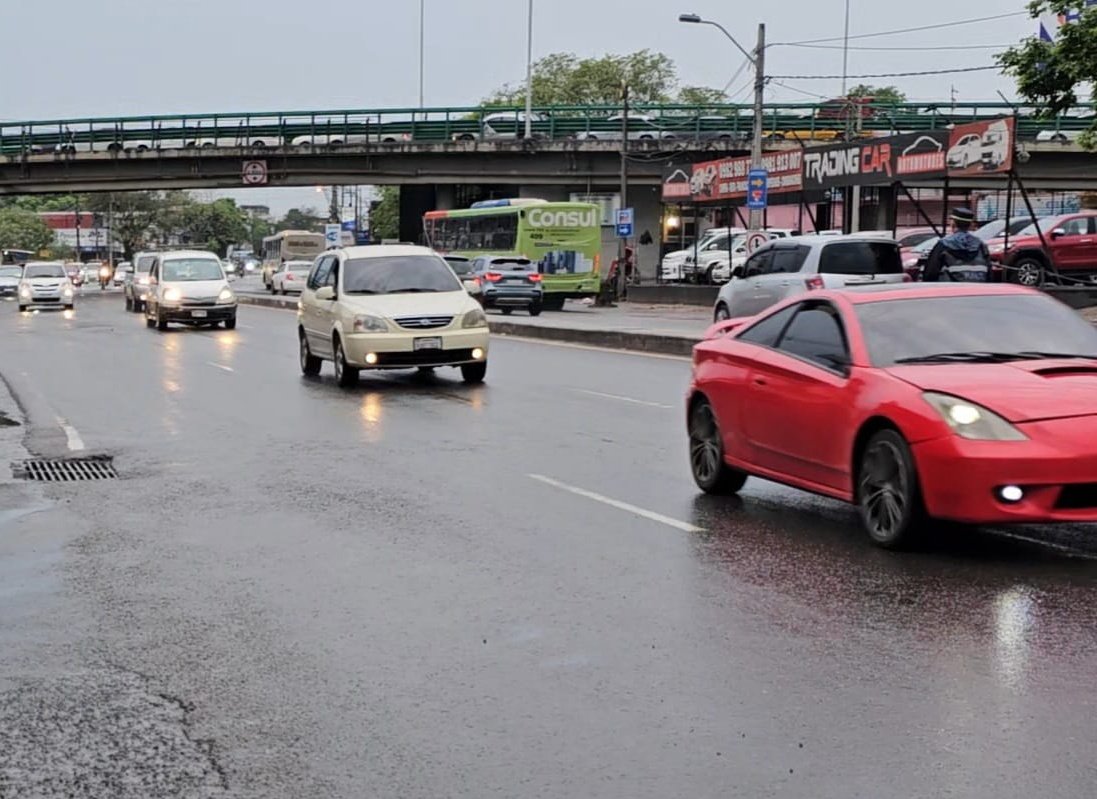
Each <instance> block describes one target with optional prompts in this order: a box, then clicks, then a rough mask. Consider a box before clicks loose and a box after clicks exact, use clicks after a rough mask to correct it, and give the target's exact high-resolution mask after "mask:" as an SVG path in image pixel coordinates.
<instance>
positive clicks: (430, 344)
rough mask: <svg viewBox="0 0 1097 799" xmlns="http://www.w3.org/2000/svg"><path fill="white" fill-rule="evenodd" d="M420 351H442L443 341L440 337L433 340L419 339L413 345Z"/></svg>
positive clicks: (434, 337) (432, 338)
mask: <svg viewBox="0 0 1097 799" xmlns="http://www.w3.org/2000/svg"><path fill="white" fill-rule="evenodd" d="M413 346H414V347H415V349H416V351H418V350H440V349H442V339H441V338H439V337H438V336H433V337H431V338H417V339H415V343H414V345H413Z"/></svg>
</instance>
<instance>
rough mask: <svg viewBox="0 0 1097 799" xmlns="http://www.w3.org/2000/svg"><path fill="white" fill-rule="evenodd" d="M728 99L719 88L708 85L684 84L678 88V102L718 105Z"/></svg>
mask: <svg viewBox="0 0 1097 799" xmlns="http://www.w3.org/2000/svg"><path fill="white" fill-rule="evenodd" d="M727 101H728V96H727V95H726V94H725V93H724V92H722V91H720V90H719V89H710V88H708V87H707V86H683V87H682V88H681V89H679V90H678V97H677V98H676V102H679V103H682V104H683V105H696V106H701V107H702V108H703V107H705V106H717V105H721V104H723V103H726V102H727Z"/></svg>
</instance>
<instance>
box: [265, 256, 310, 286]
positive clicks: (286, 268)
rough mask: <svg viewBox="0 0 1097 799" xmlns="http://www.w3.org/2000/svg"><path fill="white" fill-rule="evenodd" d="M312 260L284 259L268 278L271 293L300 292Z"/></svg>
mask: <svg viewBox="0 0 1097 799" xmlns="http://www.w3.org/2000/svg"><path fill="white" fill-rule="evenodd" d="M312 263H313V262H312V261H284V262H283V263H282V265H281V266H279V267H278V269H277V271H275V273H274V274H273V275H271V278H270V293H271V294H291V293H292V294H300V293H301V292H302V291H304V290H305V281H306V280H308V278H309V272H310V271H312Z"/></svg>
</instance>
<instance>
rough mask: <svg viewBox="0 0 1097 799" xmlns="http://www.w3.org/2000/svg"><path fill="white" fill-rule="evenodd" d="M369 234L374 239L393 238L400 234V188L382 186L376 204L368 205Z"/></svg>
mask: <svg viewBox="0 0 1097 799" xmlns="http://www.w3.org/2000/svg"><path fill="white" fill-rule="evenodd" d="M369 227H370V235H371V236H372V238H373V240H374V241H381V240H382V239H395V238H399V236H400V189H399V187H397V186H382V187H381V196H380V198H379V199H378V200H377V204H376V205H371V206H370V213H369Z"/></svg>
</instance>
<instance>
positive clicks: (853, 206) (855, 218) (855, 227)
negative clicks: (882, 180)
mask: <svg viewBox="0 0 1097 799" xmlns="http://www.w3.org/2000/svg"><path fill="white" fill-rule="evenodd" d="M849 3H850V0H846V29H845V33H844V34H843V35H842V101H843V102H844V104H845V108H846V137H847V138H849V137H850V134H851V132H852V130H853V114H854V111H856V113H857V116H858V118H860V116H861V109H860V107H858V108H856V109H855V108H854V103H852V102H850V98H849V94H848V92H849V85H848V84H849V77H848V76H849ZM848 197H849V200H850V203H849V209H850V211H851V212H852V213H850V214H849V230H850V233H856V232H857V231H859V230H860V229H861V187H860V186H854V187H853V189H852V190H851V191H850V192H849V195H848Z"/></svg>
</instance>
